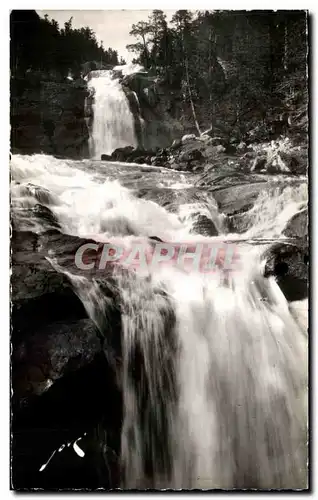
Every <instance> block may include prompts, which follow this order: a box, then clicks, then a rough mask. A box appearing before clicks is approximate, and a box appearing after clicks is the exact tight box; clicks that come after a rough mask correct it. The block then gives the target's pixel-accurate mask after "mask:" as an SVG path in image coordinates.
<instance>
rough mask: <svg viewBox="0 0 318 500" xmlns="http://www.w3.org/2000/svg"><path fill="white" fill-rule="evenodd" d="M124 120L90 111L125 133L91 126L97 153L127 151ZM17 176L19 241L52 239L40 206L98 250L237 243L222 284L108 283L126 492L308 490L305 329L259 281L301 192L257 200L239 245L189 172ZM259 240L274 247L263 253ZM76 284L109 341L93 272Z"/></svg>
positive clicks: (61, 166) (68, 164)
mask: <svg viewBox="0 0 318 500" xmlns="http://www.w3.org/2000/svg"><path fill="white" fill-rule="evenodd" d="M105 82H106V83H105ZM105 84H107V85H108V86H109V88H110V89H112V92H113V94H112V95H113V96H114V100H113V103H114V106H117V104H116V102H117V101H116V96H117V95H118V93H119V88H118V87H117V84H116V82H114V81H110V80H109V76H105V77H104V78H100V79H99V83H96V81H95V80H94V85H95V89H96V91H97V92H98V88H99V85H100V86H102V85H105ZM125 109H126V108H125ZM125 109H124V108H123V109H122V115H121V117H120V124H119V121H118V123H117V122H116V123H113V120H114V119H115V118H114V114H109V116H112V119H111V120H110V119H109V122H108V121H107V119H106V121H105V119H104V117H105V114H107V111H109V110H107V109H105V108H103V107H101V108H100V109H98V110H96V109H95V113H96V112H97V113H98V115H96V114H95V122H94V127H95V126H96V127H100V126H101V121H102V120H104V121H103V127H106V129H108V128H110V127H115V128H116V127H117V128H116V130H117V129H118V127H119V128H120V130H119V131H118V135H117V136H116V137H117V138H116V144H115V143H114V142H112V141H113V139H110V138H109V137H108V135H107V130H106V133H105V130H104V131H103V132H101V133H99V132H98V131H97V129H96V131H95V132H96V133H95V135H94V137H95V142H94V152H95V153H94V154H95V155H96V156H98V155H99V154H100V153H101V152H109V151H111V150H112V149H113V148H114V147H117V146H119V145H124V144H131V143H132V142H131V141H132V140H133V132H132V128H131V122H129V120H128V118H127V116H125V113H126V111H125ZM98 116H99V117H100V120H99V118H98ZM111 121H112V122H111ZM102 137H103V141H102V140H101V138H102ZM118 137H119V138H120V139H118ZM11 177H12V182H11V200H12V212H13V220H14V225H15V229H18V230H20V231H21V230H32V231H34V232H43V231H45V230H46V229H47V227H46V226H45V225H44V224H43V225H42V223H41V218H39V217H38V216H37V217H35V216H34V207H35V206H37V205H38V204H41V205H42V206H45V207H46V208H48V209H49V210H50V211H51V212H52V214H53V215H54V217H55V218H56V220H57V221H58V224H59V226H60V229H61V231H62V232H64V233H66V234H71V235H77V236H81V237H85V238H94V239H95V240H96V241H109V240H110V239H111V238H112V237H118V236H119V237H121V238H122V239H123V240H125V241H126V242H127V244H129V242H130V241H132V240H133V239H136V238H139V239H141V240H146V239H147V240H148V238H149V237H152V236H156V237H158V238H160V239H161V240H163V241H166V242H169V241H175V242H182V241H207V240H210V241H219V240H227V239H230V240H231V241H236V244H237V245H238V249H239V252H240V256H241V262H242V269H241V270H240V271H239V272H236V273H232V274H230V275H229V276H226V277H225V275H224V274H223V273H222V271H221V270H220V271H218V272H216V273H215V274H214V275H213V277H211V276H205V275H202V274H200V273H198V272H195V271H193V272H185V271H184V270H183V269H182V268H172V267H171V268H169V269H166V270H162V269H161V270H158V271H154V272H153V273H151V274H150V275H149V276H148V277H146V278H145V277H144V276H140V275H138V272H136V273H135V272H134V273H130V274H129V273H128V274H127V273H122V272H121V271H120V270H117V271H114V273H113V275H112V276H111V281H112V285H110V284H109V286H114V285H113V283H115V286H116V290H117V292H118V293H117V300H118V302H119V307H120V311H121V331H118V332H117V335H118V336H120V337H121V338H120V340H121V351H122V352H121V357H122V365H121V368H120V373H119V374H118V377H119V379H120V381H121V382H120V383H121V389H122V397H123V402H124V416H123V425H122V437H121V457H120V461H121V468H122V479H121V484H120V487H122V488H141V489H145V488H163V489H167V488H176V489H182V488H187V489H193V488H203V489H205V488H206V489H210V488H212V489H214V488H222V489H231V488H264V489H267V488H274V489H275V488H288V489H289V488H296V489H298V488H304V487H306V485H307V450H306V444H307V325H306V319H304V317H303V315H302V318H301V320H299V319H298V316H297V315H296V314H295V310H297V307H296V308H295V309H294V310H293V314H292V313H291V309H290V307H289V304H288V302H287V301H286V299H285V297H284V295H283V293H282V292H281V290H280V288H279V286H278V285H277V283H276V281H275V279H274V278H273V277H271V278H264V276H263V272H264V265H265V262H264V257H263V255H264V252H265V250H266V249H267V248H268V247H269V246H270V245H271V244H272V243H271V240H272V241H277V240H284V236H283V234H282V231H283V229H284V227H285V225H286V223H287V222H288V220H290V218H291V217H292V216H293V215H294V214H295V213H297V212H298V211H299V210H301V209H302V208H303V206H304V204H305V203H306V202H307V186H306V183H302V184H300V185H298V187H295V186H288V185H287V186H285V187H284V188H281V189H276V187H275V184H274V185H273V189H271V190H269V191H266V192H265V191H264V193H261V195H260V196H259V198H258V199H257V201H256V203H255V204H254V207H253V208H252V209H251V210H250V211H249V212H248V213H246V214H245V215H244V217H246V218H247V221H248V229H247V231H246V232H245V233H243V234H240V235H239V234H236V235H235V234H228V232H227V229H226V218H225V217H224V216H223V214H221V213H219V212H218V208H217V204H216V202H215V201H214V200H213V197H212V195H211V194H209V195H206V193H204V192H203V191H202V190H200V191H199V194H198V197H199V201H198V199H197V197H196V199H195V201H194V200H193V197H192V195H191V192H192V191H191V190H192V187H193V185H194V183H195V182H194V176H192V175H185V174H181V173H176V172H171V171H169V170H166V169H163V168H160V169H156V168H152V167H141V166H139V165H138V166H137V165H135V166H134V165H130V166H127V165H125V164H111V163H107V162H94V161H90V160H86V161H83V162H76V161H71V160H58V159H55V158H53V157H49V156H45V155H33V156H20V155H14V156H13V157H12V161H11ZM269 182H270V181H269ZM284 182H285V183H286V181H284ZM158 189H159V190H160V189H164V190H165V193H168V195H169V193H171V196H172V198H173V196H175V198H173V199H174V200H178V199H179V198H178V196H177V195H180V193H182V194H183V195H184V196H183V199H182V197H181V198H180V199H181V200H183V201H181V203H180V204H179V205H178V203H176V202H174V203H173V204H172V205H169V204H166V205H165V206H161V205H160V204H158V203H157V202H156V201H153V200H152V199H151V198H152V197H153V192H154V191H155V190H158ZM145 193H148V196H146V195H145ZM187 193H189V196H188V198H189V199H187ZM172 206H173V210H172V209H171V207H172ZM198 214H199V215H200V214H201V215H202V214H203V215H204V216H206V217H208V218H210V219H211V221H213V223H214V224H215V227H216V228H217V229H218V232H219V235H218V236H215V237H213V238H208V237H207V236H202V235H200V234H196V232H195V231H194V229H193V227H194V226H193V222H194V220H195V218H196V217H198ZM255 239H256V240H257V239H266V242H263V243H262V244H261V245H256V246H255V245H253V244H251V243H252V242H253V240H255ZM50 259H51V260H50V261H51V263H52V265H53V266H55V268H56V269H58V270H59V271H60V272H64V273H68V274H69V275H70V273H69V271H68V270H67V269H63V267H61V266H59V265H58V263H57V262H55V260H54V258H50ZM70 278H71V279H72V282H73V285H74V290H75V292H76V294H77V295H78V296H79V297H80V299H81V300H82V302H83V304H84V306H85V308H86V311H87V313H88V315H89V316H90V317H91V318H92V320H93V321H94V322H95V324H96V325H97V327H98V328H99V329H100V331H101V333H102V334H103V335H104V336H105V338H106V341H107V342H109V343H110V342H111V339H108V338H107V331H108V330H107V328H106V326H105V325H107V324H108V322H109V321H111V319H110V318H108V317H106V316H107V310H108V308H109V306H110V301H111V299H110V298H109V297H108V296H107V294H106V295H105V293H104V291H103V290H104V289H102V288H101V287H100V285H99V282H98V280H94V279H93V280H92V279H90V278H88V277H87V276H85V273H83V275H82V276H79V275H76V276H75V275H70ZM105 279H106V281H107V278H105ZM298 306H299V304H298ZM105 311H106V312H105ZM114 369H116V368H114ZM117 369H118V368H117ZM105 397H107V396H105ZM43 462H45V457H43Z"/></svg>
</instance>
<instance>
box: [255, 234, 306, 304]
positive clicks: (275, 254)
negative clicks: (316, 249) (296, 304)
mask: <svg viewBox="0 0 318 500" xmlns="http://www.w3.org/2000/svg"><path fill="white" fill-rule="evenodd" d="M265 257H266V258H267V262H266V266H265V273H264V275H265V277H269V276H275V278H276V281H277V283H278V285H279V287H280V288H281V290H282V292H283V294H284V295H285V297H286V299H287V300H288V301H290V302H292V301H295V300H302V299H305V298H306V297H308V248H307V246H306V245H302V244H299V245H297V244H295V245H290V244H285V243H277V244H275V245H273V246H272V247H271V248H270V249H269V250H268V251H267V253H266V255H265Z"/></svg>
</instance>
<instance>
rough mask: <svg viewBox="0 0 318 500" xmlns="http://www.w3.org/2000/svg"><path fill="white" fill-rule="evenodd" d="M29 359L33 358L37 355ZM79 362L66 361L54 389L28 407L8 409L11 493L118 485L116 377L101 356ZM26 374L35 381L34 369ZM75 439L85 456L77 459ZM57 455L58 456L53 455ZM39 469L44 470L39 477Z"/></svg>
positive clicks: (119, 417) (119, 406) (119, 419)
mask: <svg viewBox="0 0 318 500" xmlns="http://www.w3.org/2000/svg"><path fill="white" fill-rule="evenodd" d="M85 328H86V327H85ZM78 333H79V334H80V332H78ZM80 338H82V337H80ZM75 344H76V345H77V340H76V341H75ZM35 347H36V349H37V348H38V347H40V353H39V354H42V352H43V350H42V346H41V345H38V344H37V345H36V346H35ZM56 347H57V349H59V347H58V346H56ZM83 347H84V345H83ZM70 348H71V346H70ZM58 352H61V350H59V351H58ZM73 353H75V351H73ZM82 354H83V355H84V356H85V353H82ZM82 354H81V356H82ZM32 355H33V359H34V356H35V355H36V353H35V352H33V353H32ZM41 359H42V358H41ZM79 360H80V358H78V359H77V358H71V359H70V363H69V364H66V365H64V371H63V376H62V377H60V378H58V379H57V380H56V381H55V383H54V384H53V385H51V386H50V387H49V388H48V389H47V390H46V391H44V392H43V393H42V394H41V395H40V396H36V395H34V396H33V398H31V397H30V398H29V399H28V403H27V405H23V406H21V407H19V408H18V407H17V406H16V405H15V407H14V408H13V409H14V412H13V417H12V422H11V433H12V442H11V446H12V464H11V466H12V476H11V478H12V479H11V480H12V486H13V488H14V489H24V490H25V489H35V488H41V489H44V490H54V489H56V488H57V487H58V488H59V489H74V488H75V489H89V490H95V489H96V488H106V489H109V488H116V487H117V488H118V487H119V486H120V483H119V478H120V464H119V460H118V458H117V457H118V456H120V433H121V422H122V414H123V409H122V401H121V400H122V396H121V393H120V390H119V388H118V385H117V383H116V378H115V374H114V372H113V370H112V369H111V368H110V366H109V364H108V363H107V360H106V357H105V356H104V355H103V354H102V353H97V354H96V355H95V356H94V358H93V360H92V361H91V362H89V363H88V364H84V365H82V366H81V367H79V366H78V367H77V368H76V363H77V362H78V361H79ZM86 361H88V359H86ZM63 362H64V361H63ZM74 363H75V364H74ZM43 366H45V365H44V364H43ZM74 367H75V368H76V369H74ZM30 371H33V373H32V374H31V377H32V380H33V381H34V380H35V379H36V378H39V375H36V370H35V369H33V370H30V369H29V371H28V373H29V374H30ZM110 401H111V411H110ZM106 432H107V446H106ZM79 438H81V440H80V441H79V442H78V445H79V447H80V449H82V450H83V451H84V453H85V455H84V457H79V456H78V455H77V454H76V453H75V451H74V448H73V445H74V442H75V441H76V440H78V439H79ZM63 445H64V447H63ZM57 450H58V451H59V452H58V453H54V452H56V451H57ZM53 454H54V455H53ZM52 455H53V456H52ZM49 459H50V461H49V463H48V460H49ZM105 460H106V464H107V465H106V464H105ZM44 464H47V466H46V467H45V468H43V469H42V470H41V472H40V467H41V466H42V465H44Z"/></svg>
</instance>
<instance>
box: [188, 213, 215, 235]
mask: <svg viewBox="0 0 318 500" xmlns="http://www.w3.org/2000/svg"><path fill="white" fill-rule="evenodd" d="M193 216H194V217H195V222H194V224H193V226H192V232H194V233H197V234H201V235H202V236H217V235H218V234H219V233H218V230H217V229H216V227H215V224H214V222H213V221H212V220H211V219H210V218H209V217H207V216H206V215H201V214H193Z"/></svg>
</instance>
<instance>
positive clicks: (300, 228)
mask: <svg viewBox="0 0 318 500" xmlns="http://www.w3.org/2000/svg"><path fill="white" fill-rule="evenodd" d="M284 235H285V236H288V237H289V238H304V239H305V240H307V238H308V208H305V209H304V210H302V211H301V212H298V213H297V214H295V215H294V216H293V217H292V218H291V220H290V221H289V222H288V224H287V226H286V227H285V229H284Z"/></svg>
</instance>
